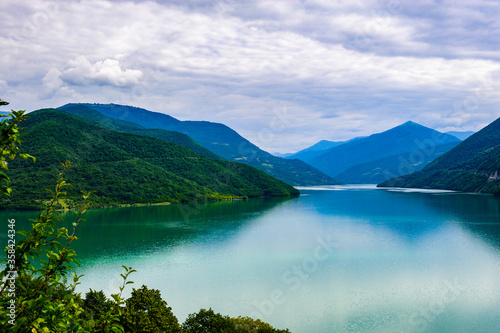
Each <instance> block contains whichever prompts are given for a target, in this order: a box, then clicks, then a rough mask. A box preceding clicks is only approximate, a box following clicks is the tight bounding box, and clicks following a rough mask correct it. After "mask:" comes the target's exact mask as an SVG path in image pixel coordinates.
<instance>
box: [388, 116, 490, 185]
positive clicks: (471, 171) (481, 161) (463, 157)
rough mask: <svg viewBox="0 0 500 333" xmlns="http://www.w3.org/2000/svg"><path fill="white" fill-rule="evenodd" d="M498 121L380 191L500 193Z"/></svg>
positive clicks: (390, 182)
mask: <svg viewBox="0 0 500 333" xmlns="http://www.w3.org/2000/svg"><path fill="white" fill-rule="evenodd" d="M499 171H500V118H499V119H497V120H496V121H494V122H493V123H491V124H490V125H488V126H486V127H485V128H483V129H482V130H481V131H479V132H477V133H476V134H474V135H472V136H471V137H469V138H468V139H466V140H465V141H463V142H462V143H461V144H459V145H458V146H457V147H455V148H454V149H452V150H450V151H449V152H447V153H446V154H444V155H443V156H441V157H439V158H437V159H436V160H435V161H433V162H432V163H430V164H429V165H428V166H426V167H425V168H424V169H423V170H422V171H419V172H415V173H412V174H409V175H406V176H403V177H399V178H395V179H391V180H388V181H385V182H383V183H382V184H380V185H379V186H381V187H389V186H390V187H392V186H395V187H416V188H435V189H447V190H456V191H464V192H482V193H500V174H499Z"/></svg>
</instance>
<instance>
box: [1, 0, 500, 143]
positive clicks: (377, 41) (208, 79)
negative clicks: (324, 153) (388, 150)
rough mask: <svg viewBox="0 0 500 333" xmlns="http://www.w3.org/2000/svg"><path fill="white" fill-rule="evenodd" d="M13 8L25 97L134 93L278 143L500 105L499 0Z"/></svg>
mask: <svg viewBox="0 0 500 333" xmlns="http://www.w3.org/2000/svg"><path fill="white" fill-rule="evenodd" d="M417 3H418V4H417ZM0 12H1V13H2V19H1V20H0V46H1V53H0V59H1V62H0V98H2V99H4V100H7V101H9V102H10V103H11V105H10V107H11V108H13V109H27V110H29V111H31V110H35V109H39V108H43V107H57V106H61V105H63V104H65V103H69V102H97V103H117V104H127V105H134V106H139V107H143V108H146V109H149V110H153V111H158V112H163V113H166V114H170V115H172V116H174V117H176V118H179V119H181V120H209V121H215V122H221V123H224V124H227V125H228V126H230V127H232V128H233V129H235V130H236V131H238V132H239V133H240V134H242V135H243V136H245V137H246V138H248V139H250V140H251V141H252V142H254V143H255V144H257V145H258V146H260V147H261V148H263V149H265V150H267V151H270V152H276V151H280V152H293V151H297V150H300V149H302V148H305V147H307V146H310V145H311V144H313V143H315V142H317V141H319V140H322V139H328V140H337V141H338V140H346V139H350V138H353V137H355V136H361V135H369V134H372V133H374V132H381V131H384V130H387V129H389V128H391V127H394V126H397V125H399V124H401V123H403V122H406V121H408V120H413V121H415V122H418V123H421V124H423V125H425V126H429V127H432V128H435V129H438V130H441V131H447V130H479V129H480V128H482V127H484V126H485V125H487V124H488V123H490V122H492V121H493V120H495V119H496V118H498V117H500V91H499V89H498V88H499V84H500V21H499V20H498V19H497V18H498V13H499V12H500V2H498V1H487V0H479V1H457V0H454V1H451V0H450V1H440V2H439V3H435V2H433V1H418V2H417V1H415V2H413V1H402V0H401V1H397V0H395V1H392V0H389V1H378V2H376V1H368V0H367V1H354V0H346V1H341V0H339V1H333V0H301V1H293V0H256V1H235V0H223V1H194V0H193V1H185V0H183V1H181V0H179V1H176V0H172V1H157V2H152V1H149V2H139V1H137V2H131V1H57V0H52V1H49V0H47V1H42V0H39V1H34V0H33V1H32V0H29V1H28V0H27V1H19V0H3V1H1V2H0Z"/></svg>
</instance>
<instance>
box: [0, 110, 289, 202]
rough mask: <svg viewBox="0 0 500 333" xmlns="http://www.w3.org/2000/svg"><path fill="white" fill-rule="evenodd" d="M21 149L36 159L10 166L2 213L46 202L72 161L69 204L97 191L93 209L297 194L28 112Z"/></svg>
mask: <svg viewBox="0 0 500 333" xmlns="http://www.w3.org/2000/svg"><path fill="white" fill-rule="evenodd" d="M23 126H24V127H25V128H26V129H25V130H24V133H25V134H26V136H25V137H24V138H23V139H24V144H23V146H22V149H23V151H24V152H26V153H29V154H31V155H33V156H35V157H36V158H37V162H36V164H33V163H32V162H31V163H30V161H24V160H14V161H12V162H11V163H9V175H10V176H11V180H12V183H11V187H12V188H13V190H14V192H13V193H14V194H13V195H12V197H10V198H3V199H2V201H1V202H0V207H3V208H39V207H41V206H42V205H43V203H44V200H46V199H48V198H49V197H50V195H49V194H47V193H46V192H45V189H46V188H52V187H53V186H54V184H55V180H56V177H57V174H58V172H59V171H60V169H61V168H60V164H59V163H60V162H62V161H66V160H70V161H72V162H73V163H74V166H73V168H71V169H70V170H69V171H68V174H67V179H68V180H69V181H70V182H71V184H73V185H74V187H75V189H74V190H71V191H69V192H68V200H67V202H64V203H61V204H62V205H63V206H65V205H68V206H71V205H72V202H73V201H74V200H76V199H77V198H79V197H80V193H79V191H81V190H95V191H96V197H94V200H93V202H94V207H105V206H117V205H125V204H152V203H164V202H170V203H176V202H189V201H200V200H219V199H232V198H242V197H261V196H295V195H298V191H297V190H296V189H294V188H293V187H291V186H289V185H287V184H284V183H282V182H281V181H278V180H276V179H274V178H272V177H270V176H268V175H267V174H265V173H263V172H261V171H259V170H256V169H254V168H252V167H249V166H247V165H243V164H240V163H236V162H229V161H224V160H214V159H210V158H207V157H204V156H201V155H199V154H197V153H195V152H193V151H192V150H190V149H187V148H185V147H183V146H180V145H178V144H176V143H169V142H165V141H164V140H161V139H158V138H153V137H147V136H140V135H136V134H130V133H123V132H118V131H114V130H110V129H107V128H104V127H102V126H98V125H95V124H91V123H88V122H85V121H83V120H81V119H78V118H76V117H74V116H72V115H69V114H67V113H65V112H62V111H59V110H55V109H45V110H39V111H35V112H32V113H31V114H30V115H29V117H28V120H26V121H25V122H24V123H23Z"/></svg>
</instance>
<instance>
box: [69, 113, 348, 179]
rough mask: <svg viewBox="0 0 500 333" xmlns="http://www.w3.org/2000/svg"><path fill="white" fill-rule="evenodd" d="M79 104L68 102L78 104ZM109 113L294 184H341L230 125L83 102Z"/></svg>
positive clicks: (108, 114) (107, 114) (113, 116)
mask: <svg viewBox="0 0 500 333" xmlns="http://www.w3.org/2000/svg"><path fill="white" fill-rule="evenodd" d="M75 105H78V104H68V105H65V106H64V107H63V108H65V107H68V106H75ZM80 105H85V106H88V107H89V108H91V109H93V110H96V111H99V112H100V113H102V114H104V115H105V116H108V117H111V118H116V119H122V120H127V121H131V122H135V123H137V124H140V125H142V126H144V127H146V128H155V129H164V130H168V131H176V132H180V133H184V134H186V135H188V136H189V137H191V138H192V139H193V140H195V141H196V142H198V143H199V144H200V145H202V146H203V147H205V148H206V149H208V150H210V151H212V152H213V153H215V154H217V155H219V156H221V157H223V158H225V159H227V160H230V161H238V162H241V163H245V164H248V165H251V166H253V167H255V168H257V169H260V170H262V171H264V172H266V173H268V174H269V175H271V176H273V177H276V178H278V179H280V180H282V181H284V182H286V183H288V184H291V185H322V184H338V183H339V182H338V181H336V180H335V179H333V178H331V177H329V176H327V175H326V174H324V173H323V172H321V171H319V170H317V169H315V168H313V167H312V166H310V165H308V164H306V163H305V162H303V161H300V160H297V159H294V160H288V159H283V158H280V157H276V156H273V155H271V154H269V153H267V152H265V151H263V150H261V149H260V148H258V147H257V146H255V145H254V144H252V143H251V142H250V141H248V140H246V139H245V138H243V137H242V136H241V135H239V134H238V133H237V132H236V131H234V130H232V129H231V128H229V127H228V126H226V125H223V124H219V123H212V122H208V121H180V120H178V119H175V118H173V117H171V116H169V115H166V114H163V113H158V112H152V111H148V110H145V109H141V108H136V107H131V106H123V105H116V104H80Z"/></svg>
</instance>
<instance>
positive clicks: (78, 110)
mask: <svg viewBox="0 0 500 333" xmlns="http://www.w3.org/2000/svg"><path fill="white" fill-rule="evenodd" d="M59 110H61V111H64V112H66V113H70V114H72V115H74V116H76V117H78V118H81V119H83V120H85V121H86V122H89V123H92V124H96V125H100V126H103V127H106V128H109V129H112V130H115V131H120V132H127V133H132V134H138V135H143V136H151V137H154V138H158V139H162V140H164V141H167V142H172V143H177V144H179V145H181V146H184V147H186V148H189V149H191V150H192V151H194V152H195V153H198V154H200V155H202V156H206V157H210V158H213V159H222V158H221V157H220V156H218V155H216V154H215V153H212V152H211V151H210V150H208V149H206V148H204V147H202V146H201V145H200V144H199V143H197V142H196V141H194V140H193V139H191V138H190V137H189V136H187V135H186V134H183V133H179V132H174V131H167V130H162V129H153V128H146V127H144V126H141V125H139V124H137V123H134V122H131V121H126V120H121V119H116V118H110V117H107V116H105V115H104V114H102V113H100V112H98V111H96V110H93V109H91V108H89V107H87V106H85V105H81V104H76V105H72V106H67V107H62V108H59Z"/></svg>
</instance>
